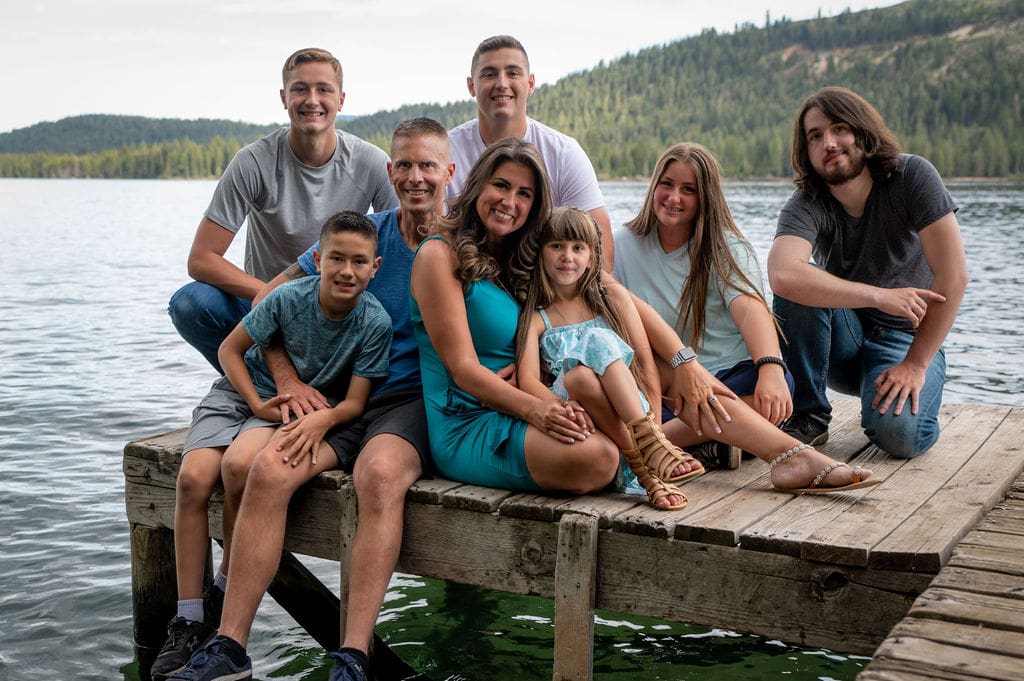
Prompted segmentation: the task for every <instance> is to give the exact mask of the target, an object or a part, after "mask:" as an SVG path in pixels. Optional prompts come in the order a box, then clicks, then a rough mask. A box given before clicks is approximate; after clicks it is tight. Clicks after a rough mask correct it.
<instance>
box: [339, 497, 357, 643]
mask: <svg viewBox="0 0 1024 681" xmlns="http://www.w3.org/2000/svg"><path fill="white" fill-rule="evenodd" d="M339 492H340V494H341V536H340V537H338V541H339V545H340V546H341V550H340V555H339V556H338V568H339V571H340V573H341V581H340V583H339V585H338V600H339V602H340V607H339V613H338V614H339V617H340V619H341V622H340V625H339V626H340V630H339V640H338V643H337V645H336V646H335V648H338V647H340V646H341V644H342V642H344V640H345V617H346V616H347V614H348V573H349V569H348V562H349V558H350V557H351V556H352V541H353V540H354V539H355V536H356V522H357V519H358V516H359V512H358V507H357V504H356V489H355V487H354V486H353V485H352V482H351V480H350V481H349V482H348V483H347V484H344V485H342V486H341V490H340V491H339Z"/></svg>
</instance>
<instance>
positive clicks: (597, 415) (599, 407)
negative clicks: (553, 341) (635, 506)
mask: <svg viewBox="0 0 1024 681" xmlns="http://www.w3.org/2000/svg"><path fill="white" fill-rule="evenodd" d="M615 364H621V362H616V363H615ZM622 367H623V368H625V369H626V371H627V373H628V371H629V369H628V368H626V367H625V365H624V364H622ZM632 377H633V375H632V374H629V378H630V379H632ZM634 385H635V383H634ZM565 387H566V390H567V391H568V392H569V396H570V397H572V398H573V399H574V400H576V401H577V402H579V403H580V404H581V405H583V408H584V409H586V411H587V414H589V415H590V418H591V419H593V421H594V425H595V426H597V428H598V430H600V431H601V432H602V433H604V434H605V435H607V436H608V437H610V438H611V439H612V441H613V442H615V445H616V446H617V447H618V448H619V450H620V451H622V450H627V449H632V448H633V439H632V437H631V436H630V434H629V430H628V429H627V428H626V425H625V423H624V422H623V421H624V419H623V418H620V416H619V413H618V412H617V411H616V409H615V408H614V406H613V405H612V403H611V402H610V400H609V397H608V393H607V392H606V390H605V384H604V382H603V381H602V380H601V377H599V376H598V375H597V374H596V373H594V371H593V370H592V369H589V368H587V367H584V366H578V367H575V368H573V369H571V370H570V371H569V372H568V373H567V374H566V375H565ZM637 406H638V407H639V400H637ZM637 411H638V415H637V416H636V417H635V418H642V417H643V416H645V414H644V413H643V411H642V410H640V409H638V410H637ZM635 418H633V419H629V420H630V421H632V420H635ZM676 444H677V445H678V443H676ZM701 468H702V466H701V464H700V462H699V461H697V460H696V459H693V458H692V457H689V456H687V458H686V459H684V460H683V461H680V462H679V463H678V464H677V465H676V467H675V468H674V469H673V470H672V472H671V478H672V479H676V478H679V477H683V476H685V475H687V474H688V473H690V472H692V471H697V470H700V469H701Z"/></svg>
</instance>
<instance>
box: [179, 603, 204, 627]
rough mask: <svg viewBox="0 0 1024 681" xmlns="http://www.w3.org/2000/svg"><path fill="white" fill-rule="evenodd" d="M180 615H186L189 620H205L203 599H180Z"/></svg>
mask: <svg viewBox="0 0 1024 681" xmlns="http://www.w3.org/2000/svg"><path fill="white" fill-rule="evenodd" d="M178 616H179V617H184V618H185V619H186V620H188V621H189V622H202V621H203V619H204V618H203V599H202V598H188V599H185V600H183V601H178Z"/></svg>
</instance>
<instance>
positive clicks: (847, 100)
mask: <svg viewBox="0 0 1024 681" xmlns="http://www.w3.org/2000/svg"><path fill="white" fill-rule="evenodd" d="M814 108H818V109H821V112H822V113H823V114H825V117H826V118H828V119H829V120H830V121H832V122H833V123H846V124H847V125H848V126H850V129H851V130H852V131H853V136H854V139H856V141H857V146H858V147H860V149H861V150H862V151H863V152H864V156H865V162H866V163H867V166H868V170H869V171H870V172H871V177H872V178H873V179H874V180H876V181H881V180H885V179H886V178H888V177H889V176H890V175H891V174H892V173H893V171H894V170H896V169H897V168H898V167H899V164H900V153H901V152H902V150H901V149H900V143H899V140H897V139H896V135H894V134H893V132H892V130H889V127H888V126H887V125H886V124H885V120H884V119H883V118H882V114H880V113H878V111H877V110H876V109H875V107H873V106H871V105H870V104H868V102H867V100H865V99H864V98H863V97H861V96H860V95H858V94H857V93H856V92H854V91H852V90H847V89H846V88H844V87H824V88H821V89H820V90H818V91H817V92H815V93H814V94H813V95H811V96H810V97H808V98H807V99H806V100H804V103H803V104H802V105H801V106H800V111H799V112H798V113H797V115H796V121H795V122H794V123H793V152H792V156H791V159H790V162H791V163H792V164H793V184H795V185H796V186H797V189H799V190H800V191H802V192H804V193H806V194H808V195H809V196H812V197H814V198H823V197H826V196H828V195H829V191H828V185H826V184H825V180H823V179H822V178H821V176H820V175H819V174H818V171H816V170H815V169H814V167H813V166H812V165H811V158H810V156H808V154H807V135H806V134H805V132H804V118H805V117H806V116H807V112H808V111H810V110H811V109H814Z"/></svg>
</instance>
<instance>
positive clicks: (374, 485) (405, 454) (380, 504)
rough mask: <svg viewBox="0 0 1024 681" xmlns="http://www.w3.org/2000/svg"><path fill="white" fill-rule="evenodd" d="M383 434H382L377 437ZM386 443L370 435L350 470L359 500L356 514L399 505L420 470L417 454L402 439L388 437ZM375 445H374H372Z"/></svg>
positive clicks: (421, 469) (401, 503)
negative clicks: (368, 441) (368, 440)
mask: <svg viewBox="0 0 1024 681" xmlns="http://www.w3.org/2000/svg"><path fill="white" fill-rule="evenodd" d="M379 437H383V436H379ZM390 438H392V439H391V442H390V446H386V447H385V446H380V445H381V444H382V443H383V441H381V442H375V441H377V440H378V438H374V440H371V441H370V443H368V445H367V447H366V448H365V449H364V450H363V451H362V452H360V454H359V457H358V458H357V459H356V465H355V468H354V470H353V472H352V481H353V484H354V485H355V488H356V496H357V498H358V500H359V513H360V514H364V513H375V512H380V511H383V510H385V509H390V508H394V507H395V506H396V505H397V506H398V507H399V508H401V507H402V505H403V504H404V503H405V494H406V492H408V491H409V487H410V486H412V484H413V483H414V482H416V480H417V479H418V478H419V477H420V475H421V474H422V472H423V467H422V464H421V463H420V458H419V454H418V453H417V452H416V449H415V448H414V447H413V446H412V445H410V444H409V443H408V442H406V441H405V440H402V439H401V438H397V437H395V436H390ZM375 444H376V446H375Z"/></svg>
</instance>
